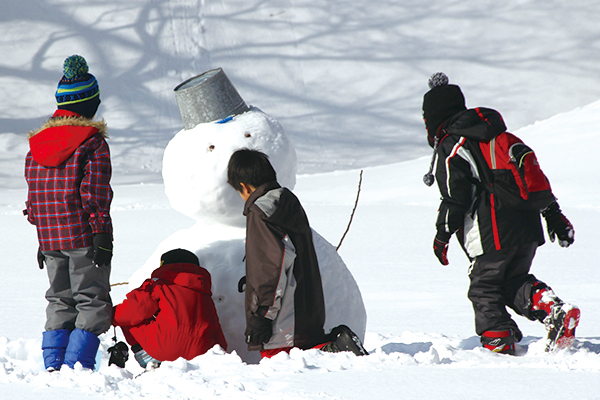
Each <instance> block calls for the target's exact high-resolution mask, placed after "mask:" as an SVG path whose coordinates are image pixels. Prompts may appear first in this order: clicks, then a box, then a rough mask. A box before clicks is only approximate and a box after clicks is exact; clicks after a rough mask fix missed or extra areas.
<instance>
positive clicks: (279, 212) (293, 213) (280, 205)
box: [244, 182, 310, 233]
mask: <svg viewBox="0 0 600 400" xmlns="http://www.w3.org/2000/svg"><path fill="white" fill-rule="evenodd" d="M275 189H281V194H280V196H279V198H278V199H277V202H276V208H275V211H274V212H273V214H271V215H269V216H267V218H266V219H265V221H267V222H269V223H271V224H273V225H277V226H279V227H281V228H283V229H284V230H285V231H286V232H288V233H291V232H296V233H306V231H309V230H310V227H309V225H308V218H307V217H306V213H305V212H304V209H303V208H302V205H301V204H300V201H299V200H298V199H297V198H296V196H295V195H294V194H293V193H292V192H291V191H290V190H289V189H287V188H281V186H280V185H279V183H277V182H268V183H265V184H264V185H261V186H259V187H258V188H256V190H255V191H254V192H253V193H252V194H251V195H250V197H249V198H248V200H247V201H246V204H245V207H244V215H248V213H249V212H250V207H251V206H252V205H253V204H254V203H255V202H256V200H257V199H258V198H260V197H262V196H263V195H265V194H266V193H268V192H269V191H271V190H275Z"/></svg>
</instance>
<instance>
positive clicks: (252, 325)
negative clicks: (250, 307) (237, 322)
mask: <svg viewBox="0 0 600 400" xmlns="http://www.w3.org/2000/svg"><path fill="white" fill-rule="evenodd" d="M245 335H246V343H248V344H251V345H254V346H258V345H261V344H263V343H267V342H268V341H269V339H271V336H272V335H273V322H272V321H271V320H270V319H267V318H264V317H259V316H258V315H252V316H251V317H250V319H248V323H247V325H246V332H245Z"/></svg>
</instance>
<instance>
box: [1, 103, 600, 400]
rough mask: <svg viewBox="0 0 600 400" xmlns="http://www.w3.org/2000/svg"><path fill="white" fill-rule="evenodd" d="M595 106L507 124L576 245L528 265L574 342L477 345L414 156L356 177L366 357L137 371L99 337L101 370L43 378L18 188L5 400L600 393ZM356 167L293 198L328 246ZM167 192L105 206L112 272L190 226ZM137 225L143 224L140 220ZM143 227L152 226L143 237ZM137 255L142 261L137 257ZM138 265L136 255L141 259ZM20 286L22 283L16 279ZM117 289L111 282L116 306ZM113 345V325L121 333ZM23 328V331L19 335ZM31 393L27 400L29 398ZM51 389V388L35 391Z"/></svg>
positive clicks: (462, 269) (119, 195)
mask: <svg viewBox="0 0 600 400" xmlns="http://www.w3.org/2000/svg"><path fill="white" fill-rule="evenodd" d="M599 124H600V102H596V103H593V104H590V105H588V106H586V107H583V108H580V109H576V110H574V111H571V112H568V113H564V114H560V115H557V116H555V117H553V118H551V119H549V120H547V121H543V122H540V123H537V124H535V125H531V126H528V127H526V128H523V129H521V130H518V131H517V132H516V133H517V134H518V135H519V136H520V137H521V138H522V139H523V140H524V141H525V142H526V143H528V144H530V145H531V146H532V147H533V148H534V149H535V150H536V153H537V154H538V158H539V159H540V162H541V164H542V167H543V168H544V170H545V171H546V173H547V175H548V176H549V177H550V179H551V181H552V184H553V188H554V191H555V193H556V194H557V196H558V197H559V201H560V203H561V205H562V208H563V210H564V211H565V213H566V215H567V216H568V217H569V218H570V219H571V221H572V222H573V224H574V225H575V230H576V236H575V237H576V241H575V244H574V245H573V246H572V247H570V248H568V249H563V248H560V247H559V246H558V245H557V244H551V243H547V244H546V245H544V246H543V247H541V248H540V249H539V251H538V255H537V257H536V259H535V262H534V267H533V272H534V273H535V274H536V275H537V276H538V277H539V278H541V279H543V280H545V281H547V282H548V283H550V284H551V285H552V286H553V288H554V290H555V291H556V292H557V293H558V294H559V296H561V297H563V298H564V299H565V300H567V301H571V302H573V303H575V304H577V305H578V306H579V307H580V308H581V310H582V320H581V325H580V326H579V328H578V330H577V332H578V336H579V340H578V342H577V343H576V345H575V348H574V349H573V350H572V351H563V352H560V353H557V354H547V353H544V351H543V337H544V329H543V327H542V325H541V324H539V323H534V322H531V321H527V320H525V319H524V318H521V317H516V318H517V321H518V323H519V325H520V326H521V328H522V330H523V331H524V334H525V338H524V339H523V341H522V342H521V343H520V344H519V346H518V348H517V353H518V356H517V357H510V356H502V355H495V354H492V353H489V352H488V351H484V350H483V349H481V348H480V345H479V341H478V338H477V337H476V336H475V334H474V332H473V321H472V320H473V317H472V310H471V306H470V303H469V302H468V300H467V299H466V290H467V285H468V279H467V276H466V273H467V268H468V262H467V259H466V257H465V256H464V255H463V254H462V253H461V252H460V251H459V249H458V246H457V244H456V243H455V242H454V241H452V242H451V249H450V250H451V251H450V262H451V264H450V266H448V267H442V266H441V265H439V263H438V262H437V260H436V259H435V257H434V256H433V254H432V253H431V240H432V237H433V234H434V227H433V225H434V220H435V212H436V207H437V202H438V196H439V195H438V193H437V190H436V189H435V188H427V187H426V186H425V185H423V183H422V182H421V177H422V175H423V173H424V172H425V171H426V170H427V167H428V162H429V159H428V157H423V158H420V159H417V160H413V161H407V162H402V163H397V164H392V165H388V166H379V167H369V168H366V169H365V170H364V173H363V184H362V188H361V195H360V201H359V205H358V208H357V211H356V214H355V217H354V221H353V223H352V225H351V228H350V231H349V233H348V235H347V236H346V238H345V240H344V241H343V243H342V246H341V248H340V254H341V255H342V257H343V258H344V260H345V262H346V264H347V265H348V267H349V268H350V269H351V270H352V273H353V274H354V276H355V278H356V280H357V282H358V284H359V286H360V288H361V290H362V293H363V298H364V300H365V305H366V308H367V314H368V325H367V337H366V341H365V345H366V347H367V349H368V350H369V351H370V352H371V355H369V356H368V357H362V358H357V357H354V356H352V355H346V354H337V355H331V354H322V353H320V352H318V351H313V350H311V351H306V352H301V351H293V352H292V353H291V355H290V356H287V355H280V356H278V357H276V358H274V359H272V360H265V361H263V362H261V363H260V364H258V365H247V364H244V363H242V361H241V360H240V358H239V357H238V356H237V355H236V354H223V353H222V351H220V350H219V349H214V350H213V351H211V352H209V353H208V354H206V355H203V356H200V357H197V358H196V359H194V360H192V361H189V362H187V361H185V360H178V361H175V362H165V363H163V365H162V366H161V368H160V369H158V370H156V371H154V372H152V373H146V374H143V375H141V376H140V377H137V378H136V376H137V375H138V374H139V373H140V372H141V369H140V367H139V366H137V364H136V362H135V361H134V360H130V361H129V362H128V364H127V368H126V369H125V370H121V369H118V368H117V367H114V366H111V367H108V366H107V354H106V348H107V347H108V346H109V345H110V344H111V339H110V338H111V336H112V334H113V333H112V331H111V332H109V333H107V334H105V335H103V336H102V345H101V350H102V354H101V356H102V361H101V367H100V369H99V371H98V372H94V373H91V372H89V371H81V370H75V371H72V370H69V369H65V370H62V371H61V372H59V373H53V374H48V373H46V372H44V371H43V368H42V363H41V354H40V350H39V348H40V334H39V333H40V332H39V331H40V330H41V328H42V326H43V307H44V301H43V298H42V297H43V292H44V290H45V285H46V282H45V274H44V272H42V271H38V270H37V267H36V265H35V261H34V252H35V248H34V244H33V243H32V241H33V242H34V241H35V239H33V240H32V238H31V236H32V235H34V233H33V232H32V231H31V230H30V229H29V227H27V226H26V225H25V224H23V223H22V221H20V220H17V218H21V217H20V216H18V215H17V212H16V211H15V208H16V205H15V204H16V202H17V201H18V200H19V196H22V195H23V193H24V192H23V191H21V190H12V191H5V192H4V193H7V194H8V196H7V197H3V202H2V205H1V207H0V221H1V223H2V226H3V227H5V226H10V230H11V232H10V234H8V233H7V232H6V230H4V229H3V230H1V231H0V242H1V243H3V244H8V245H9V246H10V248H11V249H12V251H11V252H9V253H8V254H7V257H6V258H5V259H4V261H5V262H6V265H8V266H10V268H5V269H4V272H3V274H2V275H1V276H0V279H1V280H2V283H3V290H2V291H1V292H0V304H2V313H3V314H2V315H3V321H4V323H3V324H2V325H1V326H0V384H2V386H1V388H2V390H3V392H2V393H8V394H9V396H10V397H7V398H15V397H17V396H19V395H22V394H24V395H22V396H24V397H25V398H31V396H35V398H41V399H43V398H52V397H53V396H56V395H57V394H58V395H60V397H61V398H66V399H70V398H73V399H74V398H79V397H80V396H81V393H82V392H83V393H85V396H86V397H87V398H90V399H105V398H111V399H112V398H131V399H133V398H136V399H137V398H149V399H153V398H156V399H159V398H161V399H192V398H203V399H209V398H231V399H264V398H266V399H271V398H272V399H276V398H277V399H279V398H285V399H373V398H398V397H399V396H400V393H401V394H402V396H401V397H406V398H417V397H418V398H423V399H439V398H465V399H478V398H486V399H504V398H506V397H507V396H508V397H518V398H527V399H547V398H585V399H593V398H597V393H598V390H599V389H600V383H599V382H598V380H597V374H598V372H600V337H599V335H598V327H599V326H600V315H598V313H596V312H595V310H596V304H598V300H599V299H598V297H599V295H598V290H597V285H598V284H597V282H598V281H600V271H599V270H598V268H597V266H596V264H597V263H596V250H597V249H596V248H597V246H596V245H595V237H596V235H595V232H596V229H597V222H598V220H600V208H599V207H598V204H600V191H598V190H597V189H595V188H594V187H593V186H592V181H590V177H591V176H592V175H593V172H594V171H595V169H596V162H595V158H594V152H595V149H596V148H597V146H598V145H599V144H600V143H599V142H600V139H599V137H598V135H596V133H595V130H596V127H597V126H598V125H599ZM358 176H359V171H357V170H353V171H342V172H332V173H326V174H318V175H303V176H300V177H299V178H298V183H297V186H296V193H297V194H298V196H299V197H300V199H301V201H302V202H303V204H304V205H305V208H306V210H307V213H308V215H309V218H310V220H311V223H312V225H313V227H314V228H315V229H317V230H318V231H320V232H321V233H322V234H323V235H324V236H325V237H326V238H327V239H328V240H329V241H331V242H332V243H334V244H336V243H338V241H339V239H340V238H341V235H342V233H343V232H344V230H345V228H346V225H347V221H348V217H349V215H350V211H351V209H352V206H353V203H354V199H355V196H356V190H357V184H358ZM162 189H163V188H162V186H161V185H132V186H117V187H116V188H115V192H116V196H115V198H116V200H115V206H114V213H113V214H114V219H115V231H116V232H117V236H116V247H115V249H116V251H117V252H116V254H115V260H114V267H113V270H114V271H115V274H113V281H114V282H118V281H119V278H120V277H123V276H127V274H131V272H132V271H134V270H135V269H136V267H137V266H139V263H140V262H142V261H143V260H144V257H142V255H144V252H147V251H148V250H149V249H152V247H153V245H154V246H155V245H156V244H157V243H158V242H159V241H160V240H161V239H162V238H163V237H164V235H165V234H167V233H169V231H168V230H162V229H153V228H152V227H168V229H171V230H176V229H178V228H182V227H186V226H190V225H191V222H190V221H189V220H186V219H185V218H181V219H177V214H176V213H175V212H174V211H172V210H170V209H169V208H168V206H167V205H166V204H167V200H166V198H165V197H164V195H163V194H162ZM132 226H138V228H137V229H136V228H134V227H132ZM139 226H144V227H147V229H143V230H140V229H139ZM140 257H141V258H140ZM136 261H137V263H138V264H136ZM24 284H26V285H27V290H25V291H24V290H23V285H24ZM125 292H126V290H125V289H124V288H123V287H119V286H117V287H115V288H114V292H113V297H114V299H115V301H117V302H118V301H120V300H121V299H122V298H123V296H124V294H125ZM118 335H119V338H121V337H120V333H118ZM19 336H23V337H21V338H19ZM27 396H29V397H27ZM45 396H46V397H45Z"/></svg>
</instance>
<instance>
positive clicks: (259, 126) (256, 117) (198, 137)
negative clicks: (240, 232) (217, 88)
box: [162, 107, 297, 226]
mask: <svg viewBox="0 0 600 400" xmlns="http://www.w3.org/2000/svg"><path fill="white" fill-rule="evenodd" d="M242 148H251V149H259V150H260V151H262V152H263V153H265V154H267V155H268V156H269V160H270V161H271V164H272V165H273V168H275V171H277V180H278V181H279V183H280V184H281V186H284V187H287V188H289V189H290V190H292V189H293V188H294V186H295V185H296V163H297V160H296V151H295V150H294V147H293V146H292V144H291V142H290V140H289V138H288V136H287V135H286V134H285V132H284V130H283V127H282V126H281V124H280V123H279V122H277V121H276V120H275V119H273V118H272V117H270V116H268V115H267V114H265V113H264V112H262V111H261V110H260V109H258V108H256V107H252V108H251V109H250V110H249V111H247V112H245V113H243V114H240V115H236V116H234V117H233V118H232V119H231V120H226V121H224V122H216V123H215V122H208V123H204V124H198V125H197V126H196V127H194V128H192V129H189V130H185V129H184V130H181V131H180V132H179V133H177V134H176V135H175V137H174V138H173V139H171V141H170V142H169V144H168V145H167V147H166V149H165V154H164V158H163V170H162V173H163V179H164V183H165V193H166V194H167V197H168V198H169V202H170V203H171V207H173V209H174V210H177V211H179V212H180V213H182V214H184V215H186V216H188V217H190V218H193V219H195V220H199V219H204V218H207V217H208V218H212V219H214V220H216V221H219V222H221V223H224V224H227V225H233V226H245V218H244V217H243V215H242V210H243V206H244V203H243V201H242V199H241V198H240V195H239V194H238V193H237V192H236V191H235V190H234V189H233V188H232V187H231V186H230V185H229V184H227V164H228V162H229V157H230V156H231V154H233V153H234V152H235V151H236V150H239V149H242Z"/></svg>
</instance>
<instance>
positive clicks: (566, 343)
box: [546, 307, 581, 351]
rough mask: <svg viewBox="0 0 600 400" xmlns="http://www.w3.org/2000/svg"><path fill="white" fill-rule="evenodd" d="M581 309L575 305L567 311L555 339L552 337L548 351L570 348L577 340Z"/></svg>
mask: <svg viewBox="0 0 600 400" xmlns="http://www.w3.org/2000/svg"><path fill="white" fill-rule="evenodd" d="M580 318H581V311H580V310H579V308H577V307H573V308H571V309H570V310H568V311H567V312H566V313H565V318H564V321H563V324H562V326H561V327H560V329H559V330H558V332H557V333H556V336H555V338H554V340H552V339H550V342H549V343H548V346H547V347H546V351H555V350H563V349H566V348H569V347H571V346H572V345H573V343H574V342H575V328H577V325H579V319H580Z"/></svg>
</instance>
